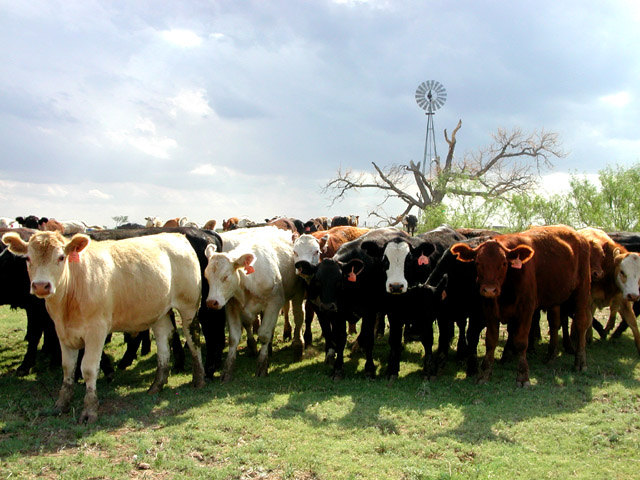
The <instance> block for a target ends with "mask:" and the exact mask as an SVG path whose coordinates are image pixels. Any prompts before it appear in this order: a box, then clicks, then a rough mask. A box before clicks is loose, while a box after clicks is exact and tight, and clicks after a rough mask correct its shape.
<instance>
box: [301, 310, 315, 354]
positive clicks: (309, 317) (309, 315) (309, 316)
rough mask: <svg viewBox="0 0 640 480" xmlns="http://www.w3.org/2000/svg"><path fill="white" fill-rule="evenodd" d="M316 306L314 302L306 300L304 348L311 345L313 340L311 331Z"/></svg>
mask: <svg viewBox="0 0 640 480" xmlns="http://www.w3.org/2000/svg"><path fill="white" fill-rule="evenodd" d="M313 314H314V308H313V303H311V302H309V301H305V302H304V337H303V338H304V348H308V347H310V346H311V343H312V342H313V333H312V332H311V324H312V323H313Z"/></svg>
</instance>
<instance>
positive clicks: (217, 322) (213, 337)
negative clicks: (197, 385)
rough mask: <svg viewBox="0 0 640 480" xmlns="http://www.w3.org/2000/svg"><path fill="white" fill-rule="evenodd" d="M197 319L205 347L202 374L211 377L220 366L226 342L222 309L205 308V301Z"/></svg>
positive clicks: (224, 319)
mask: <svg viewBox="0 0 640 480" xmlns="http://www.w3.org/2000/svg"><path fill="white" fill-rule="evenodd" d="M205 301H206V299H205ZM198 320H199V321H200V328H202V335H203V336H204V340H205V344H206V349H207V350H206V357H205V363H204V374H205V376H206V377H207V378H213V374H214V373H215V372H216V370H219V369H220V367H221V366H222V351H223V350H224V345H225V342H226V338H225V331H224V326H225V323H226V318H225V313H224V309H222V310H211V309H209V308H207V306H206V303H205V304H204V305H201V306H200V310H199V311H198Z"/></svg>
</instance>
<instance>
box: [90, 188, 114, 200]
mask: <svg viewBox="0 0 640 480" xmlns="http://www.w3.org/2000/svg"><path fill="white" fill-rule="evenodd" d="M89 195H91V196H92V197H95V198H100V199H102V200H109V199H110V198H113V195H109V194H108V193H104V192H101V191H100V190H98V189H97V188H93V189H91V190H89Z"/></svg>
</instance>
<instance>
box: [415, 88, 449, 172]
mask: <svg viewBox="0 0 640 480" xmlns="http://www.w3.org/2000/svg"><path fill="white" fill-rule="evenodd" d="M446 100H447V91H446V90H445V88H444V87H443V86H442V85H441V84H440V83H439V82H436V81H435V80H427V81H426V82H422V83H421V84H420V85H418V88H417V90H416V103H417V104H418V106H419V107H420V108H422V109H423V110H425V112H426V113H425V115H426V116H427V133H426V135H425V140H424V157H423V159H422V168H421V170H422V174H423V175H426V173H427V159H428V164H429V176H431V162H433V160H435V159H436V158H438V151H437V149H436V134H435V129H434V127H433V116H434V115H435V112H436V110H438V109H439V108H440V107H442V105H444V102H445V101H446Z"/></svg>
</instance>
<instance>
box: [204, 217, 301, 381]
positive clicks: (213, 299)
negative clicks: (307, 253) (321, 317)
mask: <svg viewBox="0 0 640 480" xmlns="http://www.w3.org/2000/svg"><path fill="white" fill-rule="evenodd" d="M222 239H223V240H222V244H223V252H216V247H215V245H209V246H208V247H207V249H206V251H205V255H206V256H207V258H208V259H209V263H208V265H207V268H206V270H205V277H206V279H207V281H208V283H209V295H208V296H207V306H208V307H209V308H213V309H221V308H222V307H224V306H226V310H225V311H226V316H227V323H228V326H229V353H228V355H227V360H226V362H225V366H224V370H223V374H222V379H223V381H228V380H230V379H231V376H232V373H233V367H234V364H235V357H236V352H237V348H238V343H239V342H240V336H241V334H242V327H243V326H244V327H245V329H246V330H247V332H249V331H250V326H251V325H252V323H253V321H254V320H255V318H256V316H257V315H258V314H259V313H262V323H261V325H260V329H259V330H258V339H259V340H260V343H261V349H260V354H259V356H258V367H257V371H256V375H257V376H264V375H267V373H268V367H269V350H270V348H271V341H272V339H273V332H274V329H275V326H276V323H277V320H278V314H279V312H280V309H281V308H282V307H283V306H284V305H285V302H287V301H289V300H291V302H292V304H293V317H294V322H295V329H294V337H293V347H294V352H295V355H296V357H298V358H301V357H302V349H303V346H304V343H303V339H302V321H303V316H302V300H303V297H304V289H303V285H302V283H301V282H300V280H299V278H298V277H297V276H296V274H295V267H294V262H293V245H292V242H291V234H290V232H285V231H283V230H280V229H277V228H275V227H258V228H252V229H240V230H234V231H233V232H226V233H224V234H223V235H222ZM248 335H250V334H249V333H248Z"/></svg>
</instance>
